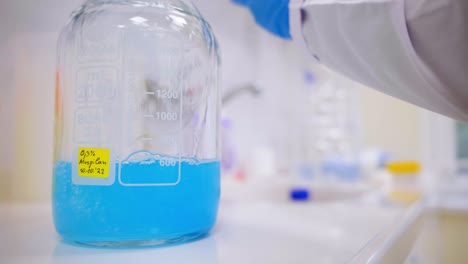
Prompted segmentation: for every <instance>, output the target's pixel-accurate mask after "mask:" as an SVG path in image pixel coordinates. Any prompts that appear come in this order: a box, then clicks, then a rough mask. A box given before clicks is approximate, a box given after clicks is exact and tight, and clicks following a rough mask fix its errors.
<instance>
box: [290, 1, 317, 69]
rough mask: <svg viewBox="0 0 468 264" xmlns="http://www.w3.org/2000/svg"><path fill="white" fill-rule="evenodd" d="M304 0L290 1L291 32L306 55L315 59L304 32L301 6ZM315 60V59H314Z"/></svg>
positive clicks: (295, 41) (293, 38)
mask: <svg viewBox="0 0 468 264" xmlns="http://www.w3.org/2000/svg"><path fill="white" fill-rule="evenodd" d="M303 3H304V0H290V1H289V32H290V34H291V38H292V40H293V41H294V43H295V44H296V45H297V46H298V47H299V48H300V49H301V50H302V51H303V52H304V53H305V54H306V55H305V56H306V57H308V58H311V59H313V56H312V54H311V53H310V50H309V47H308V45H307V42H306V41H305V38H304V36H303V34H302V14H301V12H302V11H301V8H302V4H303ZM314 61H315V59H314Z"/></svg>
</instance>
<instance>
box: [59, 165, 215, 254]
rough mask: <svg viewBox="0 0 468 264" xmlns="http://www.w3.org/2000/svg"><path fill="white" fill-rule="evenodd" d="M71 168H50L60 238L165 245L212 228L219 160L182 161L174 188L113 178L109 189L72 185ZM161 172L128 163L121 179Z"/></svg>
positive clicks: (155, 166) (70, 166)
mask: <svg viewBox="0 0 468 264" xmlns="http://www.w3.org/2000/svg"><path fill="white" fill-rule="evenodd" d="M71 168H72V165H71V163H70V162H67V161H58V162H56V163H55V165H54V184H53V212H54V222H55V228H56V230H57V232H58V233H59V234H60V235H61V236H62V238H63V239H64V240H67V241H71V242H79V243H85V244H95V245H99V243H100V242H102V243H104V244H105V243H110V244H112V242H117V243H119V242H125V241H159V242H158V243H165V242H164V241H169V240H176V239H178V238H183V237H184V236H190V235H192V236H193V235H194V234H199V235H203V234H206V233H207V232H208V231H209V230H210V229H211V228H212V226H213V225H214V224H215V221H216V215H217V210H218V202H219V195H220V179H219V174H220V164H219V162H217V161H213V162H199V163H194V162H187V161H182V162H181V178H180V182H179V183H178V184H177V185H175V186H123V185H121V184H120V183H119V181H118V180H117V177H116V180H115V182H114V183H113V184H112V185H110V186H91V185H75V184H73V182H72V172H71ZM164 170H165V169H164V168H163V167H162V166H160V165H159V162H154V163H151V164H148V163H126V164H122V168H121V172H122V175H124V173H125V174H128V175H140V176H138V177H141V175H146V174H148V172H150V171H159V172H160V173H161V172H164ZM116 171H117V172H118V170H116ZM168 172H169V173H178V170H171V171H168ZM166 176H168V177H169V178H174V175H166ZM177 176H178V175H175V177H177ZM149 244H151V243H149ZM105 245H107V244H105Z"/></svg>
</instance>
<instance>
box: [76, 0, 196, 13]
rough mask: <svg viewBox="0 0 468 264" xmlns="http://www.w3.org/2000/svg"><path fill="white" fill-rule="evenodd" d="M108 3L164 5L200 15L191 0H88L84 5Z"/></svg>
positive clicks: (142, 5) (164, 6)
mask: <svg viewBox="0 0 468 264" xmlns="http://www.w3.org/2000/svg"><path fill="white" fill-rule="evenodd" d="M106 4H123V5H132V6H138V7H144V6H148V7H163V8H170V9H178V10H183V11H185V12H187V13H190V14H192V15H195V16H200V13H199V12H198V10H197V9H196V8H195V5H194V4H193V3H192V1H191V0H87V1H86V2H85V4H84V7H90V6H97V5H106Z"/></svg>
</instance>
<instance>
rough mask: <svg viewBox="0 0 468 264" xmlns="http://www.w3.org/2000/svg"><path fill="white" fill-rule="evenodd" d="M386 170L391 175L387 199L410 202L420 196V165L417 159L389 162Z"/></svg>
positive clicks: (404, 202)
mask: <svg viewBox="0 0 468 264" xmlns="http://www.w3.org/2000/svg"><path fill="white" fill-rule="evenodd" d="M386 170H387V171H388V172H390V174H391V175H392V189H391V191H390V193H389V199H390V200H391V201H394V202H398V203H403V204H412V203H414V202H416V201H418V200H419V199H420V198H421V187H420V177H419V176H420V175H419V172H420V171H421V165H420V164H419V162H417V161H398V162H390V163H388V164H387V166H386Z"/></svg>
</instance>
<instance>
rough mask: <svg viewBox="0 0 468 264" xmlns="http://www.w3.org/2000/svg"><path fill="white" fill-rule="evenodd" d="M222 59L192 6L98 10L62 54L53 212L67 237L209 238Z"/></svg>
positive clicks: (106, 0)
mask: <svg viewBox="0 0 468 264" xmlns="http://www.w3.org/2000/svg"><path fill="white" fill-rule="evenodd" d="M218 69H219V55H218V48H217V43H216V40H215V38H214V36H213V34H212V31H211V29H210V26H209V25H208V23H207V22H206V21H205V20H204V19H203V18H202V17H201V15H200V13H199V12H198V11H197V9H196V8H195V7H194V6H193V4H192V3H191V2H190V1H188V0H187V1H186V0H88V1H87V2H86V3H85V4H84V5H83V6H82V7H81V8H79V9H78V10H77V11H76V12H74V13H73V14H72V17H71V19H70V20H69V22H68V23H67V25H66V26H65V27H64V28H63V30H62V32H61V35H60V39H59V45H58V66H57V76H56V79H57V86H56V122H55V130H56V134H55V165H54V176H53V177H54V179H53V212H54V222H55V227H56V230H57V232H58V233H59V234H60V235H61V236H62V238H63V239H65V240H67V241H72V242H78V243H84V244H89V245H97V246H138V245H153V244H163V243H171V242H180V241H185V240H191V239H195V238H198V237H201V236H203V235H205V234H207V232H209V230H210V229H211V228H212V226H213V225H214V223H215V220H216V215H217V208H218V200H219V195H220V187H219V173H220V166H219V153H220V148H219V115H220V100H219V90H218Z"/></svg>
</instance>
